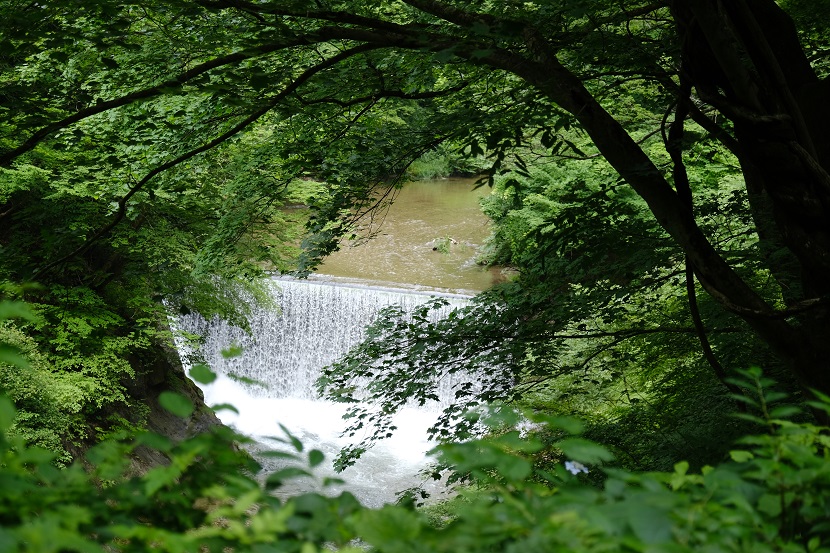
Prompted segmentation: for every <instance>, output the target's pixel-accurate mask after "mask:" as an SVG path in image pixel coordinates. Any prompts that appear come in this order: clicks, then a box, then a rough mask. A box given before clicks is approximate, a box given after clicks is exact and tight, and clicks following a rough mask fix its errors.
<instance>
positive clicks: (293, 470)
mask: <svg viewBox="0 0 830 553" xmlns="http://www.w3.org/2000/svg"><path fill="white" fill-rule="evenodd" d="M301 476H311V473H310V472H308V471H307V470H305V469H301V468H300V467H285V468H284V469H280V470H278V471H276V472H274V473H271V474H270V475H268V478H266V479H265V486H266V488H268V489H273V488H275V487H279V486H282V484H283V482H285V481H286V480H289V479H293V478H299V477H301Z"/></svg>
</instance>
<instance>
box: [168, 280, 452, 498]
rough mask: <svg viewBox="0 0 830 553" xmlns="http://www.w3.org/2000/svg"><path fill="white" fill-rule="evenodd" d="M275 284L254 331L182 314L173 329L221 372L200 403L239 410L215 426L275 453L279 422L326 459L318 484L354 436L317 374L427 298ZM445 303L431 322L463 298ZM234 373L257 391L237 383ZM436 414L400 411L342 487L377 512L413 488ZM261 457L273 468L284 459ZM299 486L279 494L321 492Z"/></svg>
mask: <svg viewBox="0 0 830 553" xmlns="http://www.w3.org/2000/svg"><path fill="white" fill-rule="evenodd" d="M273 288H274V291H273V293H274V295H275V297H276V300H277V301H276V303H277V304H278V305H279V309H275V310H264V309H263V310H259V311H258V312H257V313H256V314H255V316H254V317H253V320H252V325H251V326H252V327H251V331H252V332H251V335H247V334H245V333H244V332H243V331H242V330H240V329H238V328H235V327H232V326H230V325H228V324H226V323H224V322H222V321H218V320H215V321H205V320H204V319H201V318H200V317H198V316H195V315H193V316H188V317H182V318H181V319H180V320H179V323H178V326H179V328H181V329H182V330H186V331H188V332H193V333H196V334H199V335H201V336H203V337H204V338H205V344H204V346H203V348H202V349H201V353H202V355H203V356H204V358H205V360H206V361H207V363H208V364H209V365H210V366H211V367H212V368H213V370H214V371H216V372H217V373H218V374H219V378H218V379H217V380H216V381H215V382H214V383H213V384H211V385H210V386H205V387H203V390H204V391H205V400H206V402H207V403H208V404H209V405H214V404H223V403H229V404H231V405H234V406H235V407H236V408H237V409H238V410H239V413H238V414H236V413H233V412H232V411H230V410H224V411H220V413H219V415H220V418H221V419H222V421H223V422H225V423H226V424H230V425H232V426H234V427H235V428H236V429H237V430H238V431H240V432H242V433H243V434H246V435H249V436H251V437H253V438H255V439H256V440H257V441H258V442H260V443H261V444H263V446H264V447H278V448H282V447H281V446H282V444H281V443H280V442H278V441H275V440H273V439H271V438H269V437H274V436H280V435H282V431H281V429H280V426H279V425H280V424H283V425H285V427H286V428H288V429H289V431H290V432H291V433H292V434H294V435H295V436H297V437H298V438H300V440H302V441H303V442H304V443H305V444H306V445H307V446H308V447H309V448H316V449H319V450H321V451H323V452H324V453H325V454H326V457H327V458H328V460H329V463H328V464H325V465H323V466H321V468H320V469H319V470H318V475H317V480H318V482H319V480H320V479H321V478H323V477H325V476H333V471H332V468H331V464H330V461H331V460H332V459H333V457H334V456H335V455H336V453H337V452H338V451H339V450H340V449H341V448H342V447H344V446H345V445H347V444H349V443H352V442H354V441H359V439H360V437H359V436H358V437H356V438H350V439H345V438H342V437H341V436H340V432H341V431H342V429H343V427H344V426H345V423H344V421H343V420H342V416H343V413H344V411H345V407H344V406H342V405H338V404H333V403H329V402H325V401H321V400H319V399H318V398H317V396H316V393H315V390H314V382H315V380H316V379H317V377H318V376H319V374H320V370H321V368H322V367H324V366H325V365H328V364H329V363H331V362H333V361H336V360H337V359H339V358H340V357H341V356H342V355H343V354H345V353H346V352H347V351H348V350H349V348H351V347H352V346H353V345H355V344H356V343H357V342H358V341H359V340H360V339H361V338H362V336H363V333H364V328H365V326H366V325H367V324H369V323H370V322H372V320H373V319H374V318H375V316H376V314H377V313H378V311H380V309H382V308H384V307H387V306H390V305H395V304H397V305H400V306H401V307H403V308H404V309H406V310H411V309H413V308H415V307H416V306H418V305H420V304H422V303H423V302H425V301H427V300H428V299H429V298H430V296H429V295H427V294H419V293H414V292H410V291H400V290H389V289H380V288H368V287H360V286H344V285H333V284H328V283H318V282H307V281H292V280H275V281H273ZM448 300H449V301H450V304H451V305H450V306H449V307H448V308H446V309H445V311H444V312H443V313H436V314H435V316H436V317H440V316H443V315H446V314H447V313H448V312H449V310H450V309H452V308H453V307H454V306H460V305H463V304H464V303H465V302H466V300H465V299H464V298H462V297H452V296H451V297H449V298H448ZM231 346H241V347H242V351H243V353H242V354H241V355H240V356H238V357H233V358H230V359H227V358H225V357H224V356H223V355H222V351H223V350H227V349H228V348H230V347H231ZM233 376H241V377H244V378H247V379H254V380H257V381H259V382H261V383H262V384H263V385H262V386H257V385H250V384H242V383H240V382H239V381H238V380H234V378H232V377H233ZM435 417H436V411H435V409H434V408H433V409H430V408H429V407H427V408H414V407H413V408H407V409H405V410H404V411H403V412H401V413H400V414H399V415H398V418H397V419H396V421H395V424H396V426H398V430H397V432H396V434H395V436H394V437H393V438H391V439H388V440H384V441H382V442H381V443H380V444H378V445H377V446H376V447H375V448H373V449H372V450H370V451H369V452H368V453H367V454H365V455H364V458H363V459H361V460H360V462H358V464H357V465H356V466H354V467H352V468H350V469H348V470H347V471H345V472H344V473H343V474H342V477H343V478H344V479H345V480H346V481H347V485H346V488H347V489H349V490H350V491H352V492H353V493H355V495H356V496H357V497H358V498H359V499H360V500H361V501H362V502H363V503H364V504H367V505H372V506H376V505H380V504H382V503H385V502H390V501H393V500H394V499H395V493H396V492H398V491H401V490H403V489H405V488H407V487H411V486H413V485H416V484H418V483H419V482H420V480H419V479H418V476H417V472H418V471H419V470H420V469H421V468H423V467H425V465H426V457H425V453H426V451H427V450H428V449H430V447H431V444H430V443H429V441H428V440H427V438H426V429H427V427H428V426H429V425H430V424H432V423H433V422H434V420H435ZM262 460H263V462H264V463H265V464H266V469H270V470H271V471H273V470H275V469H277V468H278V467H279V466H281V463H284V461H282V460H281V461H280V462H274V461H273V460H270V459H268V458H263V459H262ZM296 485H297V486H299V488H297V487H295V488H294V489H284V490H283V493H294V492H296V491H297V489H316V488H318V487H319V486H318V485H316V484H315V483H314V482H310V481H307V480H306V481H301V482H298V483H296ZM337 489H339V488H334V491H336V490H337Z"/></svg>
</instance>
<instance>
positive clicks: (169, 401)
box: [158, 390, 193, 418]
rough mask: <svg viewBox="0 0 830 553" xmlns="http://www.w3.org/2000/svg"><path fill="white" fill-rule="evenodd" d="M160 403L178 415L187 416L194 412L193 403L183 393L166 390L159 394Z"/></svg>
mask: <svg viewBox="0 0 830 553" xmlns="http://www.w3.org/2000/svg"><path fill="white" fill-rule="evenodd" d="M158 401H159V405H161V406H162V407H164V409H166V410H167V411H169V412H171V413H173V414H174V415H176V416H177V417H181V418H187V417H189V416H190V415H191V414H192V413H193V403H192V402H191V401H190V400H189V399H187V398H186V397H184V396H183V395H181V394H177V393H176V392H171V391H169V390H165V391H163V392H162V393H160V394H159V398H158Z"/></svg>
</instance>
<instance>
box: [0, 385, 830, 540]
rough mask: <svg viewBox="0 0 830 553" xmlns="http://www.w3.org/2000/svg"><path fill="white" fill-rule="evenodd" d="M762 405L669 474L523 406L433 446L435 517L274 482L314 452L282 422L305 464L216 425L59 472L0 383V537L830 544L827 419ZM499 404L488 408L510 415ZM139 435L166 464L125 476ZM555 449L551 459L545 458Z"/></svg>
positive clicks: (295, 472) (125, 446)
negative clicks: (477, 431)
mask: <svg viewBox="0 0 830 553" xmlns="http://www.w3.org/2000/svg"><path fill="white" fill-rule="evenodd" d="M745 378H746V381H745V383H746V384H747V385H755V386H760V390H761V392H762V395H763V396H765V397H766V398H767V399H769V398H770V397H771V394H774V392H772V391H771V390H770V389H768V388H766V387H765V386H764V385H765V381H764V380H763V378H762V377H761V376H760V375H759V373H758V372H752V371H750V372H747V373H745ZM758 400H760V397H759V398H756V400H753V401H758ZM182 401H185V400H184V399H183V398H181V397H180V398H178V399H176V400H175V403H176V404H178V403H179V402H182ZM819 405H820V406H821V407H822V408H824V409H826V410H830V403H826V402H825V403H821V402H820V403H819ZM176 409H178V406H176ZM765 413H766V414H765ZM770 413H771V412H769V411H767V412H764V411H762V412H760V413H759V416H760V417H761V418H762V419H763V421H764V423H765V426H766V428H767V430H768V431H767V432H766V433H764V434H759V435H754V436H749V437H747V438H745V439H744V440H742V443H741V445H740V446H739V447H737V448H736V449H734V450H732V452H731V453H730V459H729V460H727V461H724V462H722V463H719V464H718V465H717V466H714V467H712V466H709V467H705V468H704V469H703V470H702V471H701V472H700V473H696V472H693V471H690V470H689V465H688V463H686V462H678V463H677V464H676V465H675V466H674V468H673V470H670V471H665V472H630V471H624V470H620V469H613V468H603V466H602V465H603V463H606V462H608V461H609V460H611V455H610V453H609V452H608V450H606V449H605V448H604V447H602V446H600V445H597V444H595V443H593V442H591V441H589V440H586V439H584V438H581V437H579V435H578V434H579V432H580V428H581V425H580V424H579V423H578V422H577V421H575V420H573V419H564V418H555V417H532V422H533V423H534V426H533V429H532V430H531V432H530V434H528V435H523V434H520V433H519V432H518V431H515V430H508V431H501V432H499V434H498V435H496V436H493V437H489V438H481V439H475V440H470V441H466V442H462V443H455V444H445V445H441V446H439V447H438V448H437V449H436V452H437V455H438V457H439V460H440V461H441V462H442V463H443V464H444V465H445V466H447V467H449V468H451V470H453V471H455V472H456V473H457V474H463V475H464V476H465V478H466V480H467V482H468V483H467V485H465V486H464V487H462V488H460V489H459V490H458V495H457V496H456V497H455V498H454V499H453V500H452V501H451V502H450V503H448V504H446V505H445V506H444V507H443V508H442V511H438V510H437V509H436V508H433V513H435V512H441V515H440V517H439V519H438V521H437V522H438V524H432V523H430V521H429V520H430V519H429V518H427V517H426V516H425V515H424V514H423V513H422V512H420V511H418V510H415V509H414V508H413V507H412V505H411V503H410V504H402V505H388V506H385V507H382V508H380V509H376V510H371V509H367V508H364V507H362V506H360V504H359V503H358V502H357V501H356V500H355V499H354V498H353V497H352V496H351V495H350V494H348V493H343V494H341V495H339V496H336V497H326V496H323V495H318V494H302V495H299V496H296V497H293V498H291V499H287V500H279V499H277V498H275V497H274V496H272V495H270V493H269V491H270V490H273V489H274V488H277V487H279V486H280V485H282V483H284V482H285V481H287V480H290V479H292V478H295V477H298V476H303V477H307V476H308V474H309V471H308V469H310V468H312V467H313V466H315V465H317V464H319V462H320V461H321V460H322V454H321V453H320V452H319V451H316V450H311V451H309V452H308V453H307V454H304V452H303V446H302V444H301V443H300V442H299V440H298V439H297V438H296V437H294V436H292V435H290V434H287V435H286V438H284V439H283V441H284V442H285V443H286V444H287V445H288V446H289V448H290V449H291V451H292V452H291V453H287V452H283V453H280V455H281V456H285V457H292V458H294V459H295V460H296V461H297V462H299V463H300V464H299V465H297V466H294V467H289V468H287V469H284V470H282V471H279V472H277V473H275V474H273V475H271V476H270V477H268V478H267V479H266V480H265V483H264V485H263V484H262V483H260V482H259V481H258V480H257V479H256V478H255V477H254V475H255V474H256V471H257V470H258V469H259V467H258V465H257V464H256V463H255V462H254V461H253V460H252V459H251V458H250V457H249V456H247V454H245V453H244V452H242V450H241V449H239V448H238V447H236V446H235V444H234V442H235V441H239V440H242V441H243V442H244V438H242V437H241V436H238V435H235V434H234V433H233V432H231V431H229V430H228V429H226V428H215V429H214V430H212V431H211V432H210V433H207V434H203V435H200V436H196V437H194V438H191V439H189V440H186V441H184V442H182V443H180V444H178V445H175V446H174V445H172V444H171V443H170V442H169V441H168V440H167V439H165V438H163V437H161V436H157V435H153V434H146V433H145V434H141V435H139V436H138V437H137V439H135V440H134V441H131V442H115V441H108V442H104V443H102V444H100V445H98V446H96V447H95V448H93V449H91V450H90V451H89V453H88V455H87V464H88V466H89V467H90V470H89V471H85V470H84V468H82V466H81V465H80V464H79V463H76V464H74V465H72V466H71V467H69V468H66V469H63V470H58V469H55V468H54V466H53V465H52V463H51V460H52V454H50V453H48V452H46V451H44V450H42V449H39V448H37V447H34V446H30V445H27V444H25V443H24V442H23V440H21V439H20V438H19V437H18V438H14V437H10V436H9V434H8V433H7V430H8V428H9V425H10V424H11V423H12V421H13V420H14V418H15V410H14V407H13V405H12V404H11V402H10V401H9V400H8V399H6V398H4V397H0V481H2V483H3V490H4V496H3V501H2V502H0V521H2V529H0V545H2V546H3V550H4V551H9V552H15V551H20V552H23V551H26V552H27V553H37V552H50V551H77V552H96V551H124V552H127V551H147V550H153V551H165V552H184V551H213V552H220V551H229V550H233V551H239V552H240V553H241V552H264V551H297V552H301V553H309V552H312V551H320V550H324V549H327V548H331V547H336V548H337V550H338V551H344V552H357V551H361V550H362V549H361V548H360V547H358V546H356V545H355V544H360V545H361V546H369V547H371V548H372V550H375V551H380V552H409V551H413V552H414V551H418V552H428V551H471V552H476V551H482V552H483V551H493V550H499V551H527V550H533V551H585V552H600V551H689V552H691V551H702V550H705V551H735V552H750V551H751V552H772V551H809V552H822V551H827V550H830V548H828V543H830V542H829V541H828V540H830V526H828V525H827V520H828V517H830V500H828V497H830V493H828V492H830V463H828V462H827V459H828V456H830V440H828V438H827V430H828V429H827V428H824V427H817V426H814V425H811V424H807V423H800V424H798V423H794V422H791V421H790V420H788V419H786V418H785V419H778V418H772V417H771V416H769V415H770ZM505 416H506V415H505V414H503V415H502V416H500V417H498V418H497V419H496V420H495V421H494V422H495V423H496V424H497V425H498V426H499V427H503V426H504V425H505V424H508V425H509V424H514V423H515V422H516V419H515V417H507V418H505ZM138 445H142V446H144V447H152V448H155V449H158V450H160V451H163V452H165V453H166V454H167V455H168V456H169V457H170V464H169V465H166V466H161V467H157V468H154V469H152V470H151V471H150V472H148V473H146V474H145V475H143V476H140V477H130V478H125V477H123V476H122V474H123V472H124V470H125V469H126V464H127V463H126V460H125V455H126V454H127V453H129V451H131V450H132V449H133V448H134V447H136V446H138ZM550 455H553V456H555V457H557V458H558V459H559V461H557V462H556V463H550V462H541V463H540V460H543V459H544V458H545V457H546V456H548V457H550ZM563 461H566V462H563ZM304 466H305V467H308V469H306V468H304ZM586 471H587V474H585V472H586ZM594 477H598V480H597V479H596V478H594ZM594 482H596V483H594ZM433 520H435V517H434V516H433Z"/></svg>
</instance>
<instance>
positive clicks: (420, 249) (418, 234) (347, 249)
mask: <svg viewBox="0 0 830 553" xmlns="http://www.w3.org/2000/svg"><path fill="white" fill-rule="evenodd" d="M474 186H475V179H470V178H450V179H440V180H428V181H416V182H410V183H407V184H405V185H404V187H403V188H402V189H401V190H400V191H399V192H398V194H397V196H396V198H395V201H394V203H393V204H392V206H391V207H390V208H389V211H388V213H386V215H385V217H384V218H383V219H382V221H381V222H380V226H379V229H378V232H377V233H375V235H374V236H373V237H372V238H370V239H369V240H357V241H348V240H344V241H343V242H341V245H340V250H339V251H337V252H335V253H333V254H332V255H331V256H329V257H328V258H327V259H326V260H325V262H324V263H323V264H322V265H321V266H320V268H319V270H318V271H317V275H318V277H317V278H322V279H324V280H334V281H345V282H354V283H359V284H366V285H370V286H372V285H376V286H389V287H406V288H415V289H426V290H439V291H444V292H450V293H462V294H464V293H466V294H473V293H476V292H479V291H481V290H485V289H487V288H489V287H490V286H492V285H493V284H495V283H496V282H498V281H499V279H500V278H501V276H500V273H499V271H498V270H495V269H486V268H483V267H481V266H479V265H477V264H476V251H477V249H478V248H479V247H480V246H481V245H482V244H483V243H484V240H485V239H486V238H487V236H488V234H489V232H490V228H489V221H488V219H487V217H485V216H484V214H483V213H481V210H480V207H479V200H480V198H482V197H483V196H485V195H486V194H489V193H490V189H489V188H487V187H486V186H485V187H481V188H478V189H476V190H473V188H474Z"/></svg>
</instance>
